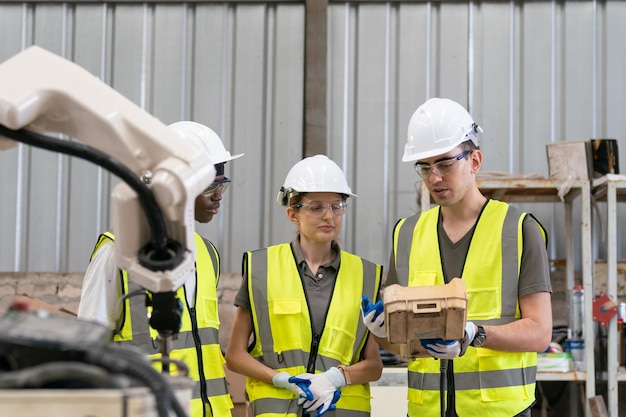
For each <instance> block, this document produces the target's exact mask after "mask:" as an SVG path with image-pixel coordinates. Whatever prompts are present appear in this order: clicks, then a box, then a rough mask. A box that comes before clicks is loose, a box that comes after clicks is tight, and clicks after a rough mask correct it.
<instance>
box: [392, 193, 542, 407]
mask: <svg viewBox="0 0 626 417" xmlns="http://www.w3.org/2000/svg"><path fill="white" fill-rule="evenodd" d="M439 210H440V207H438V206H437V207H434V208H432V209H430V210H428V211H426V212H423V213H421V215H416V216H412V217H410V218H407V219H404V220H402V221H400V222H398V224H397V225H396V228H395V230H394V254H395V258H394V260H395V264H396V265H395V266H396V271H398V281H399V284H400V285H405V286H406V285H410V286H419V285H442V284H443V283H444V277H443V271H442V267H441V254H440V253H439V246H438V244H437V242H438V236H437V222H438V219H439ZM525 216H526V214H525V213H522V212H520V211H519V210H517V209H515V208H513V207H511V206H509V205H508V204H506V203H502V202H499V201H494V200H490V201H489V202H488V204H487V205H486V206H485V208H484V210H483V212H482V213H481V216H480V218H479V220H478V222H477V225H476V228H475V230H474V234H473V236H472V241H471V243H470V247H469V251H468V253H467V258H466V261H465V266H464V268H463V274H462V275H463V277H462V278H463V279H464V281H465V282H466V286H467V294H468V307H467V308H468V311H467V319H468V320H470V321H473V322H474V323H476V324H503V323H510V322H512V321H514V320H517V319H519V318H520V317H521V315H520V311H519V305H518V303H517V288H518V281H519V269H520V265H521V256H522V249H523V241H522V238H523V235H522V223H523V220H524V218H525ZM413 242H416V243H417V242H419V243H422V242H429V243H428V244H420V245H417V244H416V245H412V243H413ZM474 243H476V244H474ZM536 363H537V354H536V353H534V352H528V353H523V352H522V353H520V352H502V351H495V350H492V349H487V348H473V347H469V348H468V349H467V352H466V353H465V355H464V356H463V357H460V358H455V359H454V371H455V374H454V377H455V388H456V404H457V410H463V415H464V416H481V417H491V416H494V417H496V416H498V417H499V416H505V415H511V416H512V415H515V414H516V413H518V412H520V411H522V410H524V409H525V408H527V407H528V406H529V405H530V404H531V403H532V402H533V400H534V390H535V377H536ZM439 376H440V369H439V362H438V361H436V360H435V359H431V358H427V359H416V360H411V361H410V363H409V395H408V397H409V415H410V416H418V415H419V416H420V417H421V416H431V415H432V416H438V415H439V411H438V409H437V405H438V404H439ZM435 409H437V410H435ZM432 410H434V411H432Z"/></svg>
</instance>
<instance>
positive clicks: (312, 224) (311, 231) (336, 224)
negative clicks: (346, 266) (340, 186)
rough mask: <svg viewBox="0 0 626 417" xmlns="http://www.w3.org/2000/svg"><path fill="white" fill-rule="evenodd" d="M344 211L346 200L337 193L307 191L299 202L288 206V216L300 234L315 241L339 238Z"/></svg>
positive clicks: (320, 241)
mask: <svg viewBox="0 0 626 417" xmlns="http://www.w3.org/2000/svg"><path fill="white" fill-rule="evenodd" d="M344 212H345V201H344V200H343V198H342V197H341V195H339V194H337V193H307V194H306V195H305V196H304V197H303V198H302V200H301V201H300V202H299V203H298V204H295V205H292V206H290V207H287V216H288V217H289V220H290V221H291V222H292V223H294V224H296V225H297V226H298V229H299V230H300V235H301V236H303V237H305V238H306V239H308V240H311V241H313V242H315V243H330V242H332V241H333V240H336V239H337V236H339V233H341V225H342V224H343V215H344Z"/></svg>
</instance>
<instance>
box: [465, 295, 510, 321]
mask: <svg viewBox="0 0 626 417" xmlns="http://www.w3.org/2000/svg"><path fill="white" fill-rule="evenodd" d="M501 312H502V292H501V289H500V288H499V287H487V288H473V289H472V288H468V289H467V319H468V320H479V319H483V320H486V319H491V318H494V317H499V316H500V314H501Z"/></svg>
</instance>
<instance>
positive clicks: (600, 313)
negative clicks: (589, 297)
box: [593, 292, 617, 327]
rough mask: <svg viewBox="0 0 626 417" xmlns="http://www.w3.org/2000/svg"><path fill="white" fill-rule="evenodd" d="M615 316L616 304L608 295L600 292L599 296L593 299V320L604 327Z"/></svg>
mask: <svg viewBox="0 0 626 417" xmlns="http://www.w3.org/2000/svg"><path fill="white" fill-rule="evenodd" d="M616 315H617V303H616V302H615V301H613V300H612V299H611V298H610V297H609V296H608V295H606V294H605V293H603V292H601V293H600V295H599V296H597V297H596V298H594V299H593V319H594V320H595V321H597V322H599V323H600V325H601V326H602V327H604V326H606V325H607V323H608V322H609V321H611V319H612V318H613V317H614V316H616Z"/></svg>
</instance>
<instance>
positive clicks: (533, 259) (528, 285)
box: [385, 216, 552, 299]
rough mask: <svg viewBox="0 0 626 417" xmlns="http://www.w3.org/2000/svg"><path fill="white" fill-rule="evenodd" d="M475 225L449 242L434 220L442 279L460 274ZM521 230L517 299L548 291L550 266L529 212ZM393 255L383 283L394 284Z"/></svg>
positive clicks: (543, 244)
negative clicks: (443, 272) (453, 241)
mask: <svg viewBox="0 0 626 417" xmlns="http://www.w3.org/2000/svg"><path fill="white" fill-rule="evenodd" d="M475 228H476V225H474V227H472V228H471V229H470V231H469V232H467V234H466V235H465V236H463V237H462V238H461V239H460V240H459V241H458V242H456V243H452V242H451V241H450V239H449V238H448V235H447V234H446V233H445V231H444V230H443V225H442V224H441V220H439V222H438V223H437V234H438V235H439V246H440V248H441V256H442V259H443V262H444V270H445V274H446V276H445V279H446V282H447V281H449V280H451V279H452V278H455V277H462V276H463V275H462V273H463V265H464V264H465V258H466V256H467V252H468V251H469V246H470V243H471V241H472V235H473V234H474V229H475ZM522 234H523V242H524V247H523V248H522V264H521V268H520V277H519V283H518V299H520V298H522V297H524V296H525V295H528V294H533V293H536V292H544V291H546V292H550V293H551V292H552V284H551V282H550V268H549V264H548V253H547V251H546V245H545V242H544V240H543V235H542V234H541V231H540V229H539V225H538V224H537V222H536V221H535V219H533V218H532V217H531V216H526V217H525V218H524V222H523V223H522ZM393 259H394V255H393V253H392V254H391V258H390V261H389V273H388V274H387V280H386V281H385V286H388V285H392V284H397V283H398V277H397V274H396V269H395V264H394V262H393Z"/></svg>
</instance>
